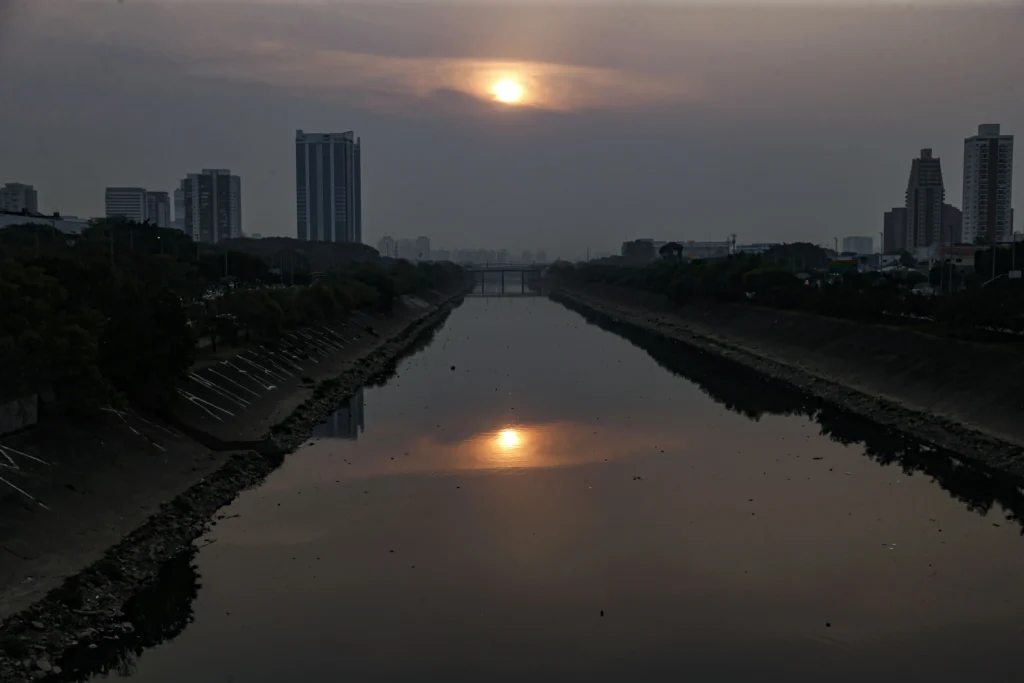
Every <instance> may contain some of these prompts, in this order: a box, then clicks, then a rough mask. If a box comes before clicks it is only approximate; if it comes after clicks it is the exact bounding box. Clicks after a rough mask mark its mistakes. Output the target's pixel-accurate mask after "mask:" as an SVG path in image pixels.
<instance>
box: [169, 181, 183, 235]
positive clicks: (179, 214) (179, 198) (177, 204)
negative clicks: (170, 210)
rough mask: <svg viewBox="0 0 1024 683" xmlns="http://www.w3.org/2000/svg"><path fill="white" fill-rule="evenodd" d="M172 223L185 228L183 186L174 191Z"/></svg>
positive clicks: (179, 228) (178, 227)
mask: <svg viewBox="0 0 1024 683" xmlns="http://www.w3.org/2000/svg"><path fill="white" fill-rule="evenodd" d="M172 225H173V227H175V228H177V229H178V230H184V229H185V190H182V189H181V188H178V189H177V190H175V191H174V223H172Z"/></svg>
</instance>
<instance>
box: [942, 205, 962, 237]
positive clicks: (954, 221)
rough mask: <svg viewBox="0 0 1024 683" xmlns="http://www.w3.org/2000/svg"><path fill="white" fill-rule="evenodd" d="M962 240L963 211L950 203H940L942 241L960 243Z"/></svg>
mask: <svg viewBox="0 0 1024 683" xmlns="http://www.w3.org/2000/svg"><path fill="white" fill-rule="evenodd" d="M963 241H964V213H963V211H961V210H960V209H958V208H956V207H955V206H953V205H952V204H943V205H942V243H943V244H947V245H949V244H960V243H961V242H963Z"/></svg>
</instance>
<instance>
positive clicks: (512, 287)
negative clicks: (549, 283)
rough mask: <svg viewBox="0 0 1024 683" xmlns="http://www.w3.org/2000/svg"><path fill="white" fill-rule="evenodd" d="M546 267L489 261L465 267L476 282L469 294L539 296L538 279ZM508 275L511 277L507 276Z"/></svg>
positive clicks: (534, 264) (545, 271)
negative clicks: (489, 286) (489, 287)
mask: <svg viewBox="0 0 1024 683" xmlns="http://www.w3.org/2000/svg"><path fill="white" fill-rule="evenodd" d="M547 269H548V267H547V265H545V264H541V263H490V264H484V265H475V266H466V267H465V270H466V272H467V273H470V274H471V276H472V278H473V282H474V283H477V284H478V287H474V291H473V293H472V294H471V296H485V297H491V296H539V295H540V290H541V288H540V286H539V281H540V280H541V279H543V277H544V275H545V274H546V273H547ZM510 275H511V276H512V277H508V276H510ZM517 280H518V287H517V286H516V281H517ZM528 283H529V284H530V286H529V287H527V284H528ZM489 284H490V285H492V286H493V288H494V289H493V290H492V291H488V285H489Z"/></svg>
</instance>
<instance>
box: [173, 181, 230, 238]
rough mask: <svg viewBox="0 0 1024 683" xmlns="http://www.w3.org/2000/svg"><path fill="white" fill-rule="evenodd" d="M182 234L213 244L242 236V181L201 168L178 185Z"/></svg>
mask: <svg viewBox="0 0 1024 683" xmlns="http://www.w3.org/2000/svg"><path fill="white" fill-rule="evenodd" d="M181 191H182V193H183V194H184V200H185V207H184V208H185V224H184V230H185V234H187V235H190V236H191V237H192V239H193V240H195V241H196V242H205V243H206V244H214V243H216V242H220V241H221V240H226V239H234V238H237V237H241V236H242V179H241V178H239V177H238V176H236V175H231V171H229V170H228V169H226V168H204V169H203V170H202V172H201V173H189V174H188V176H186V177H185V179H184V180H182V181H181Z"/></svg>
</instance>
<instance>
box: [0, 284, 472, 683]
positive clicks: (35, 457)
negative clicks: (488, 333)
mask: <svg viewBox="0 0 1024 683" xmlns="http://www.w3.org/2000/svg"><path fill="white" fill-rule="evenodd" d="M461 300H462V293H461V291H457V292H447V293H435V294H434V295H431V296H427V297H423V298H422V299H416V300H407V301H406V302H404V304H403V305H402V306H400V307H399V308H398V310H396V311H395V312H394V313H393V314H392V315H390V316H375V317H372V318H365V319H364V318H357V319H358V320H359V323H358V324H357V325H349V328H350V329H348V330H347V331H345V332H337V334H338V335H339V336H340V337H341V338H343V339H344V340H346V341H345V342H342V341H339V340H336V343H328V342H325V341H323V340H318V341H316V342H315V343H314V344H313V346H315V347H316V348H317V349H319V352H316V353H307V354H300V353H298V351H299V349H298V348H297V347H295V346H293V347H292V348H290V349H285V350H282V352H283V353H285V354H288V355H290V356H291V361H292V363H293V364H294V366H292V365H288V366H285V365H283V364H279V365H278V366H271V365H269V362H270V361H269V360H268V361H266V367H267V368H274V369H273V372H274V373H276V374H278V376H279V378H280V379H281V381H280V382H278V383H275V384H272V383H270V382H264V384H263V386H264V387H265V389H266V391H265V392H258V391H257V392H254V393H246V392H244V391H243V390H242V389H241V388H240V387H241V381H240V380H239V379H238V378H233V376H232V375H231V374H230V372H229V371H228V370H227V369H224V368H227V366H223V367H222V363H221V360H223V359H221V360H218V361H217V362H218V365H217V366H216V367H220V368H221V369H222V370H223V372H220V373H219V374H210V373H207V374H205V375H200V380H193V381H192V382H191V383H190V384H186V385H184V387H191V388H185V391H184V394H183V397H184V395H186V394H187V395H189V396H193V397H198V395H199V394H202V392H203V391H207V392H212V393H213V394H215V395H216V396H217V400H218V401H220V402H219V403H217V402H215V401H214V399H213V398H210V397H209V396H207V394H203V396H206V397H207V398H210V401H209V403H202V405H204V406H206V407H207V408H209V409H210V412H209V413H207V412H206V411H204V410H199V409H197V410H192V409H193V408H196V403H195V402H194V401H193V400H189V399H186V402H187V405H186V406H185V409H184V410H182V409H180V408H181V407H180V406H179V408H178V409H175V411H173V414H165V415H163V416H162V417H157V416H154V415H151V414H146V415H145V416H143V415H142V414H139V413H136V412H134V411H130V410H129V411H123V412H120V413H113V412H108V413H105V414H104V415H103V416H101V417H100V418H98V419H97V420H95V421H92V422H90V423H89V424H81V423H71V422H62V423H50V424H49V425H48V426H47V428H46V429H42V428H37V429H36V430H33V431H29V432H24V433H20V434H16V435H12V436H9V437H5V438H4V439H2V440H0V449H5V450H2V451H0V459H3V458H4V457H5V456H6V455H7V454H10V455H11V456H13V461H14V462H15V463H17V465H18V469H16V470H11V469H5V470H4V472H2V473H0V474H2V475H3V476H4V477H5V479H6V480H8V481H9V482H10V483H11V484H15V485H16V487H17V488H8V487H0V520H2V522H0V553H3V557H4V559H3V562H2V563H0V567H2V571H0V618H2V619H4V621H3V623H2V625H0V680H3V681H23V680H25V681H27V680H30V679H33V678H36V677H38V676H39V675H40V674H41V673H46V672H50V673H52V672H53V667H60V661H61V657H62V655H63V653H65V652H67V651H68V650H69V648H77V649H79V650H81V649H84V648H88V647H89V646H90V645H95V644H96V643H97V642H100V641H102V640H104V639H110V638H113V637H118V638H121V637H125V635H126V633H129V632H131V630H132V629H133V626H132V625H131V624H127V623H125V622H124V618H123V615H122V612H121V609H122V606H123V605H124V603H125V602H126V601H127V600H128V599H129V598H130V597H131V596H132V595H133V594H134V593H136V592H137V591H138V590H139V589H140V588H141V587H142V586H144V585H147V584H148V583H149V582H150V581H152V580H153V578H154V576H156V573H157V572H158V570H159V568H160V566H161V565H162V563H164V562H165V561H167V560H168V559H170V558H172V557H174V556H176V555H177V554H179V553H181V552H182V551H183V550H185V549H187V548H188V547H189V546H190V544H191V542H192V541H193V540H194V539H195V538H197V537H198V536H199V535H201V534H202V533H204V531H205V530H206V529H207V528H208V527H209V526H210V525H211V524H215V523H216V522H215V520H214V515H215V514H216V511H217V510H218V509H219V508H221V507H222V506H224V505H226V504H227V503H229V502H230V501H231V500H233V499H234V498H235V497H236V496H237V495H238V493H239V492H241V491H242V490H244V489H245V488H248V487H251V486H253V485H256V484H258V483H259V482H260V481H262V480H263V478H265V477H266V476H267V475H268V474H269V473H270V472H271V471H273V470H274V469H275V468H276V467H277V466H278V465H279V464H280V463H281V461H282V459H283V457H284V454H285V453H286V452H287V451H288V450H290V449H291V448H293V447H294V446H296V445H297V444H298V443H300V442H301V441H302V440H303V439H304V438H306V436H307V435H308V433H309V432H310V430H311V429H312V428H313V426H314V425H316V424H317V423H318V422H320V421H322V420H323V419H324V418H325V417H327V416H328V415H329V414H330V413H331V412H332V411H333V410H334V409H335V408H336V407H337V406H338V405H339V404H340V402H341V401H342V400H343V399H344V398H345V397H347V396H349V395H351V394H352V393H353V392H355V391H356V390H357V389H358V388H359V387H361V386H363V385H364V384H366V383H368V382H371V381H373V380H374V379H376V378H379V377H381V376H382V375H386V374H388V373H389V372H390V371H392V370H393V368H394V366H395V363H396V362H397V360H398V359H399V358H401V357H402V356H403V355H406V354H408V353H412V352H413V351H415V350H416V349H417V348H418V347H419V346H420V345H422V344H423V343H425V342H426V341H428V340H429V338H430V336H431V335H432V333H433V332H434V331H435V330H436V329H437V328H438V327H439V326H440V325H441V324H442V323H443V322H444V320H445V319H446V318H447V316H448V314H449V313H450V312H451V310H452V309H453V308H454V307H455V306H457V305H458V304H459V303H460V302H461ZM339 329H340V328H339ZM310 334H311V333H310ZM324 334H326V335H327V337H328V338H331V336H330V334H328V333H326V332H324ZM300 336H301V335H300ZM275 349H276V347H275ZM274 352H275V353H276V352H277V351H276V350H275V351H274ZM260 353H262V354H264V357H265V358H268V359H269V358H272V357H273V355H272V354H271V352H270V349H269V348H267V349H261V351H260ZM252 357H255V356H252ZM257 364H258V365H264V363H257ZM200 365H202V364H200ZM235 365H239V362H237V361H236V362H235ZM205 367H207V368H209V367H214V366H209V365H207V366H205ZM284 367H288V368H289V371H288V372H287V373H285V372H284V370H283V368H284ZM196 370H197V371H202V368H200V367H198V366H197V368H196ZM253 371H254V373H256V372H257V370H256V369H255V368H254V369H253ZM211 377H229V378H233V379H232V381H237V382H238V383H239V384H238V385H235V384H232V381H227V380H225V381H223V382H222V383H221V384H219V385H216V388H219V389H221V391H219V392H218V391H213V389H212V388H211V387H209V386H200V387H199V388H196V386H194V385H203V382H204V381H208V380H209V378H211ZM203 378H206V379H205V380H204V379H203ZM226 387H232V388H233V391H230V392H228V391H226V390H225V388H226ZM257 394H258V395H257ZM243 395H244V396H246V397H247V398H246V399H244V400H243V401H242V402H241V403H239V402H237V401H236V399H235V398H234V397H239V396H243ZM203 400H204V401H205V400H206V399H205V398H204V399H203ZM211 405H217V406H222V410H223V411H229V412H230V413H231V414H230V415H228V414H227V413H226V412H222V410H217V409H213V408H210V406H211ZM229 405H230V409H229V408H227V407H224V406H229ZM211 414H212V415H217V416H218V418H219V419H215V418H213V417H211ZM201 416H206V417H208V418H210V421H209V422H208V423H206V422H203V418H202V417H201ZM254 425H256V426H255V427H254ZM272 428H273V429H272ZM260 430H262V431H260ZM5 462H6V460H5ZM12 472H13V473H12Z"/></svg>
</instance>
